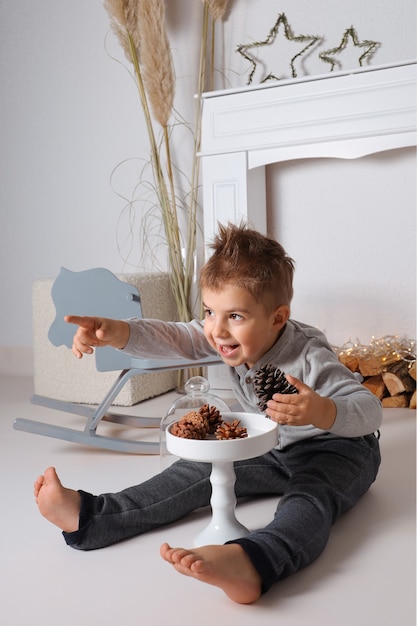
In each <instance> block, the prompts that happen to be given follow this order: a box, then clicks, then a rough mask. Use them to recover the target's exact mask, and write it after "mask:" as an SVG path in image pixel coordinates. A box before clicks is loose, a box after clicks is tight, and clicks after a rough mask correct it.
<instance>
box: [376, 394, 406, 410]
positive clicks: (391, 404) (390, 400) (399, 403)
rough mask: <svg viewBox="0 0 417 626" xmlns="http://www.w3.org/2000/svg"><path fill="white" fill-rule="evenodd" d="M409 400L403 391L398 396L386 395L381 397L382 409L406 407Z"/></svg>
mask: <svg viewBox="0 0 417 626" xmlns="http://www.w3.org/2000/svg"><path fill="white" fill-rule="evenodd" d="M408 404H409V400H408V398H407V396H406V394H405V393H402V394H401V395H399V396H388V397H386V398H383V399H382V406H383V407H384V409H405V408H407V407H408Z"/></svg>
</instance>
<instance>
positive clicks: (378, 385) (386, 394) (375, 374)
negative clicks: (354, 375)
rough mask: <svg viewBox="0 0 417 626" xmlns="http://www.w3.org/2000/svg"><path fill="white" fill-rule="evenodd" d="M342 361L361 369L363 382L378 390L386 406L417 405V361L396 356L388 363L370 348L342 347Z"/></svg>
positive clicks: (411, 406) (340, 358)
mask: <svg viewBox="0 0 417 626" xmlns="http://www.w3.org/2000/svg"><path fill="white" fill-rule="evenodd" d="M338 357H339V360H340V361H341V363H343V364H344V365H346V367H348V368H349V369H350V370H351V371H352V372H359V374H360V375H361V376H362V377H363V381H362V384H363V385H364V386H365V387H367V389H369V390H370V391H371V392H372V393H373V394H375V395H376V396H377V397H378V398H379V399H380V400H381V402H382V406H383V407H386V408H406V407H409V408H410V409H415V408H416V361H415V360H411V361H410V360H408V359H402V358H398V357H397V358H396V359H395V360H394V362H391V363H387V359H386V358H381V357H380V356H379V355H375V354H373V353H372V351H371V352H368V353H367V352H366V351H364V352H363V353H362V354H360V353H355V351H349V350H347V351H343V350H342V351H339V354H338Z"/></svg>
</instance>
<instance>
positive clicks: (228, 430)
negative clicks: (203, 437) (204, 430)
mask: <svg viewBox="0 0 417 626" xmlns="http://www.w3.org/2000/svg"><path fill="white" fill-rule="evenodd" d="M239 424H240V420H233V422H223V423H222V424H220V425H219V426H217V428H216V433H215V434H216V439H244V438H245V437H247V436H248V431H247V429H246V428H245V427H243V426H239Z"/></svg>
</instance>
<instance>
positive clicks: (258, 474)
mask: <svg viewBox="0 0 417 626" xmlns="http://www.w3.org/2000/svg"><path fill="white" fill-rule="evenodd" d="M212 248H213V250H214V253H213V255H212V256H211V258H210V259H209V260H208V261H207V263H206V264H205V265H204V267H203V268H202V271H201V275H200V287H201V292H202V298H203V303H204V322H203V323H201V322H199V321H196V320H194V321H192V322H190V323H181V322H179V323H175V322H163V321H159V320H147V319H143V320H128V321H119V320H109V319H104V318H89V317H75V316H68V317H66V318H65V319H66V321H67V322H69V323H73V324H76V325H78V329H77V331H76V334H75V336H74V342H73V352H74V354H75V356H76V357H77V358H82V356H83V355H84V354H91V353H92V352H93V350H94V349H95V348H97V347H100V346H105V345H111V346H113V347H114V348H118V349H120V350H125V351H127V352H129V353H131V354H136V355H139V356H145V355H147V356H150V357H157V356H160V355H164V356H184V357H194V358H200V357H203V356H205V355H208V354H213V353H218V354H219V355H220V356H221V358H222V359H223V361H224V362H225V364H226V365H228V366H229V368H230V374H231V381H232V388H233V391H234V393H235V395H236V397H237V399H238V401H239V402H240V404H241V406H242V407H243V409H244V410H246V411H250V412H259V409H258V407H257V397H256V396H255V393H254V390H253V377H254V374H255V373H256V371H257V369H258V368H259V367H261V366H262V365H265V364H271V363H272V364H274V365H276V366H277V367H279V368H280V369H281V370H282V371H284V372H286V374H287V379H288V381H289V382H290V383H291V384H292V385H293V386H294V387H296V389H297V393H296V394H275V395H274V396H273V399H272V400H269V401H268V405H267V410H266V414H267V415H268V416H269V417H270V418H271V419H273V420H274V421H276V422H277V423H278V424H279V425H280V426H279V443H278V445H277V446H276V448H274V449H273V450H271V452H269V453H268V454H265V455H263V456H261V457H258V458H255V459H249V460H246V461H240V462H238V463H236V464H235V472H236V484H235V488H236V497H237V498H241V497H247V496H254V495H266V494H276V495H277V496H278V495H279V496H282V497H281V499H280V502H279V505H278V507H277V510H276V514H275V517H274V519H273V520H271V522H270V523H269V524H268V526H267V527H266V528H262V529H258V530H255V531H253V532H251V533H250V534H249V535H248V536H246V537H244V538H241V539H237V540H234V541H231V542H228V543H226V544H225V545H216V546H204V547H202V548H198V549H195V550H187V549H182V548H171V547H170V546H168V544H164V545H162V546H161V555H162V557H163V558H164V559H165V560H166V561H168V563H170V564H172V565H173V566H174V568H175V569H176V570H177V571H179V572H181V573H183V574H185V575H188V576H193V577H195V578H197V579H199V580H201V581H203V582H206V583H209V584H212V585H215V586H218V587H220V588H221V589H223V591H224V592H225V593H226V594H227V595H228V596H229V597H230V598H231V599H232V600H234V601H235V602H239V603H244V604H245V603H251V602H254V601H255V600H257V599H258V598H259V597H260V595H261V594H262V593H264V592H266V591H267V590H268V589H269V588H270V586H271V585H272V584H273V583H275V582H277V581H278V580H280V579H282V578H285V577H286V576H289V575H290V574H292V573H294V572H296V571H297V570H298V569H301V568H302V567H305V566H306V565H308V564H309V563H311V562H312V561H313V560H314V559H316V558H317V557H318V556H319V554H320V553H321V552H322V550H323V549H324V547H325V545H326V543H327V540H328V536H329V532H330V527H331V525H332V524H333V523H334V522H335V520H336V519H337V518H338V517H339V516H340V515H341V514H342V513H343V512H344V511H346V510H348V509H349V508H351V507H352V506H353V505H354V504H355V503H356V502H357V500H358V499H359V498H360V497H361V496H362V495H363V494H364V493H365V492H366V491H367V490H368V489H369V487H370V485H371V484H372V482H373V481H374V480H375V478H376V475H377V471H378V467H379V463H380V455H379V445H378V440H377V437H376V436H375V435H374V434H373V433H375V432H376V431H377V430H378V428H379V427H380V424H381V419H382V410H381V404H380V402H379V400H378V399H377V398H376V397H375V396H374V395H372V394H371V393H370V392H369V391H367V390H366V389H365V388H364V387H363V386H362V385H361V384H360V383H359V381H358V380H357V378H356V377H355V376H354V374H352V373H351V372H350V371H349V370H347V369H346V368H345V367H344V366H343V365H341V363H339V361H338V359H337V357H336V355H335V354H334V351H333V350H332V348H331V346H330V345H329V344H328V342H327V340H326V339H325V337H324V335H323V334H322V333H321V332H319V331H318V330H316V329H315V328H312V327H309V326H307V325H305V324H301V323H299V322H296V321H294V320H292V319H290V302H291V298H292V292H293V288H292V278H293V270H294V263H293V261H292V259H291V258H290V257H289V256H288V255H287V254H286V252H285V250H284V249H283V248H282V247H281V246H280V244H278V243H277V242H276V241H274V240H272V239H270V238H267V237H264V236H263V235H261V234H259V233H257V232H256V231H254V230H251V229H248V228H246V227H244V226H233V225H229V226H227V227H223V226H220V227H219V233H218V235H217V237H216V239H215V241H214V244H213V246H212ZM35 497H36V499H37V503H38V506H39V509H40V512H41V513H42V515H44V516H45V517H46V518H47V519H48V520H49V521H51V522H52V523H54V524H56V525H57V526H58V527H59V528H61V530H62V531H63V534H64V537H65V540H66V542H67V543H68V545H70V546H72V547H74V548H77V549H81V550H92V549H96V548H101V547H104V546H107V545H110V544H112V543H115V542H117V541H121V540H123V539H127V538H129V537H133V536H135V535H138V534H141V533H143V532H145V531H146V530H150V529H152V528H156V527H158V526H161V525H163V524H168V523H170V522H173V521H174V520H177V519H180V518H181V517H183V516H184V515H186V514H187V513H189V512H190V511H192V510H194V509H196V508H198V507H203V506H207V505H208V504H209V502H210V465H207V464H204V463H193V462H189V461H184V460H180V461H178V462H177V463H175V464H174V465H172V466H171V467H169V468H168V469H167V470H165V471H164V472H162V473H161V474H159V475H157V476H155V477H153V478H151V479H150V480H148V481H146V482H145V483H143V484H141V485H137V486H134V487H131V488H128V489H126V490H124V491H122V492H120V493H116V494H104V495H100V496H93V495H91V494H88V493H85V492H83V491H74V490H72V489H67V488H65V487H63V486H62V484H61V482H60V481H59V479H58V477H57V475H56V472H55V469H54V468H48V470H46V472H45V474H44V475H43V476H40V477H39V478H38V479H37V481H36V483H35Z"/></svg>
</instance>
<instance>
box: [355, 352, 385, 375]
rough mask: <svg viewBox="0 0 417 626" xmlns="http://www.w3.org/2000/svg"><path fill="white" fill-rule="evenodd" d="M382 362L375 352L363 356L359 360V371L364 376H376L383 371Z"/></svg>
mask: <svg viewBox="0 0 417 626" xmlns="http://www.w3.org/2000/svg"><path fill="white" fill-rule="evenodd" d="M382 369H383V368H382V364H381V361H380V360H379V359H377V358H376V356H374V355H373V354H370V355H368V356H366V357H363V358H362V359H360V361H359V371H360V373H361V374H362V376H364V377H367V376H376V375H377V374H381V373H382Z"/></svg>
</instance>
